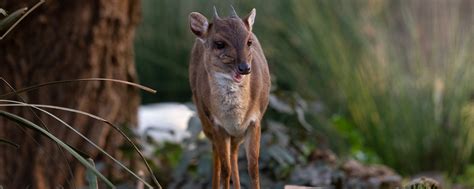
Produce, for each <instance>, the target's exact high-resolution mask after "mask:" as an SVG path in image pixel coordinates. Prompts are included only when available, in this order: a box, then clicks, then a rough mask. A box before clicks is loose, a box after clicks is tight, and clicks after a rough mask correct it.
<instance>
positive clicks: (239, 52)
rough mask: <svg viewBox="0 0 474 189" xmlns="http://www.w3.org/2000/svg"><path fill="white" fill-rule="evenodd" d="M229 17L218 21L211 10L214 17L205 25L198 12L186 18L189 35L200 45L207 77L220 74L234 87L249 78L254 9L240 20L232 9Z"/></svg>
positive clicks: (205, 19)
mask: <svg viewBox="0 0 474 189" xmlns="http://www.w3.org/2000/svg"><path fill="white" fill-rule="evenodd" d="M231 12H232V13H231V16H229V17H226V18H220V17H219V15H218V14H217V10H216V8H215V7H214V16H213V18H212V21H211V22H209V21H208V20H207V18H206V17H205V16H203V15H202V14H200V13H198V12H192V13H191V14H190V15H189V25H190V28H191V31H192V32H193V33H194V35H196V37H197V38H198V39H199V41H201V42H202V43H203V45H204V49H205V50H204V51H205V52H204V53H203V54H204V56H205V62H204V64H206V65H205V67H206V69H207V71H208V72H210V73H211V74H216V73H218V74H224V77H225V78H228V79H232V80H233V81H234V82H236V83H241V82H242V80H243V79H244V78H245V77H246V76H247V75H249V74H250V73H251V72H252V70H251V67H252V66H251V64H252V53H251V52H252V51H253V49H252V48H253V40H254V39H253V35H252V25H253V23H254V20H255V9H252V11H251V12H250V13H249V15H248V16H246V17H245V18H240V17H239V16H238V15H237V13H236V12H235V10H234V8H233V7H232V11H231Z"/></svg>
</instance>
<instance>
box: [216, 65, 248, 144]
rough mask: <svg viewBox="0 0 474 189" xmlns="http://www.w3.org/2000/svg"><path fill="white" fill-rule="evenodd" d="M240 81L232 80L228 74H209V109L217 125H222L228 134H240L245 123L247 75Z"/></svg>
mask: <svg viewBox="0 0 474 189" xmlns="http://www.w3.org/2000/svg"><path fill="white" fill-rule="evenodd" d="M245 77H246V78H244V80H243V81H242V82H241V83H236V82H234V81H233V79H232V77H231V76H230V75H229V74H225V73H219V72H217V73H213V74H211V75H210V78H209V82H210V83H209V84H210V89H211V94H210V95H211V104H210V105H211V107H212V108H211V109H212V110H215V111H214V112H213V113H212V115H213V116H214V118H213V120H214V121H215V122H216V124H217V125H219V126H221V127H223V128H224V129H225V130H226V131H227V132H228V133H229V134H230V135H233V136H238V135H242V134H243V133H244V132H245V130H246V128H247V125H245V124H244V123H245V122H246V120H245V116H246V114H247V111H248V106H249V96H250V94H249V91H250V90H249V83H250V80H249V78H248V77H249V75H247V76H245Z"/></svg>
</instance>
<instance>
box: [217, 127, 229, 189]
mask: <svg viewBox="0 0 474 189" xmlns="http://www.w3.org/2000/svg"><path fill="white" fill-rule="evenodd" d="M214 137H215V138H214V139H216V140H215V141H213V142H214V144H215V145H216V148H217V152H218V153H217V155H218V156H219V160H220V165H221V166H220V172H221V175H220V181H221V183H222V185H223V186H224V189H230V174H231V163H230V139H231V138H230V135H229V134H227V132H226V131H225V130H224V129H223V128H222V127H220V126H217V127H215V133H214Z"/></svg>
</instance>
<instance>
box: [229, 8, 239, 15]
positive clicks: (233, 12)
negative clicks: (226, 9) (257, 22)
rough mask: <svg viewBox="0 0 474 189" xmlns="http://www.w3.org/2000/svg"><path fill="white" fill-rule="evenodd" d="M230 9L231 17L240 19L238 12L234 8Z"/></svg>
mask: <svg viewBox="0 0 474 189" xmlns="http://www.w3.org/2000/svg"><path fill="white" fill-rule="evenodd" d="M230 8H231V13H230V17H233V18H239V15H237V12H235V9H234V6H232V5H230Z"/></svg>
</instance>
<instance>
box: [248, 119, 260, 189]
mask: <svg viewBox="0 0 474 189" xmlns="http://www.w3.org/2000/svg"><path fill="white" fill-rule="evenodd" d="M245 152H246V155H247V162H248V171H249V176H250V184H251V188H253V189H260V179H259V175H258V158H259V154H260V121H256V122H255V123H254V124H252V125H250V126H249V128H248V131H247V133H246V136H245Z"/></svg>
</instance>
